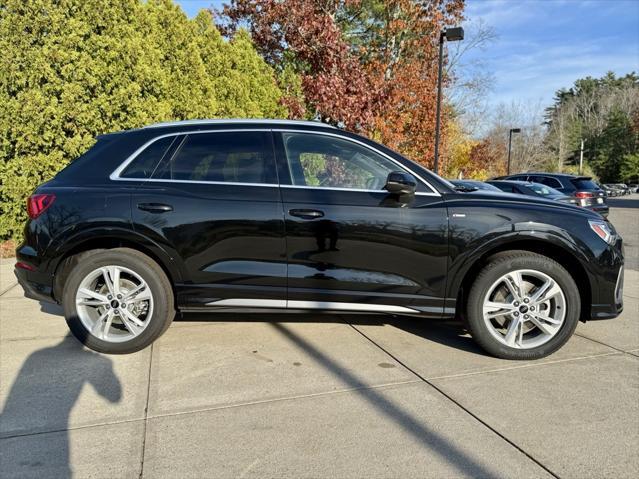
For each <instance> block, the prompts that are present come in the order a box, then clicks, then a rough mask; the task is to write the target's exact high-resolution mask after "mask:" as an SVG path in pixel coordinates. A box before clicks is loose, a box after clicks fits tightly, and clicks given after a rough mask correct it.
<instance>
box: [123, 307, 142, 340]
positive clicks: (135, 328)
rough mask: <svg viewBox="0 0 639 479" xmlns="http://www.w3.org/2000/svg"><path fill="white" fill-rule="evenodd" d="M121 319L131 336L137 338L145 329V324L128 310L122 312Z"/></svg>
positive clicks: (124, 309)
mask: <svg viewBox="0 0 639 479" xmlns="http://www.w3.org/2000/svg"><path fill="white" fill-rule="evenodd" d="M120 319H121V320H122V322H123V323H124V326H125V327H126V329H128V330H129V332H130V333H131V334H133V335H134V336H137V335H138V334H140V333H141V332H142V330H143V329H144V323H143V322H142V321H140V320H139V319H138V317H137V316H135V315H134V314H133V313H131V312H130V311H129V310H127V309H126V308H123V309H121V310H120Z"/></svg>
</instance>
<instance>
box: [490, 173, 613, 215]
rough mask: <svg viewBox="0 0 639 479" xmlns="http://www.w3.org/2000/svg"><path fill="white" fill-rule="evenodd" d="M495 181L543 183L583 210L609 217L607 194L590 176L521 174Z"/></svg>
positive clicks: (501, 177)
mask: <svg viewBox="0 0 639 479" xmlns="http://www.w3.org/2000/svg"><path fill="white" fill-rule="evenodd" d="M495 179H496V180H515V181H529V182H531V183H541V184H542V185H546V186H550V187H551V188H554V189H556V190H559V191H561V192H562V193H563V194H565V195H566V196H569V197H571V198H572V199H574V200H575V201H576V203H577V204H579V206H581V207H583V208H588V209H589V210H592V211H596V212H597V213H599V214H600V215H602V216H604V217H606V216H608V210H609V208H608V204H607V203H606V192H605V191H604V190H602V189H601V188H600V187H599V185H597V183H595V182H594V181H593V180H592V178H591V177H589V176H575V175H568V174H564V173H520V174H517V175H508V176H500V177H499V178H495Z"/></svg>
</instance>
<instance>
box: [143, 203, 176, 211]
mask: <svg viewBox="0 0 639 479" xmlns="http://www.w3.org/2000/svg"><path fill="white" fill-rule="evenodd" d="M138 209H140V210H142V211H148V212H149V213H166V212H167V211H173V207H172V206H171V205H166V204H164V203H139V204H138Z"/></svg>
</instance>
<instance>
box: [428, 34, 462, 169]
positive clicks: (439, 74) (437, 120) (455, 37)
mask: <svg viewBox="0 0 639 479" xmlns="http://www.w3.org/2000/svg"><path fill="white" fill-rule="evenodd" d="M463 39H464V29H463V28H462V27H455V28H446V29H444V30H442V32H441V33H440V34H439V67H438V70H437V112H436V117H435V163H434V165H433V166H434V167H433V170H434V171H435V173H437V170H438V167H439V124H440V121H441V120H440V117H441V108H442V69H443V64H444V40H448V41H449V42H456V41H459V40H463Z"/></svg>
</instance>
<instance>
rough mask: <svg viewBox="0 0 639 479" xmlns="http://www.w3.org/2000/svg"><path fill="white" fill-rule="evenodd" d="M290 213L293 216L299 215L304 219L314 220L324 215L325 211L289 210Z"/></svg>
mask: <svg viewBox="0 0 639 479" xmlns="http://www.w3.org/2000/svg"><path fill="white" fill-rule="evenodd" d="M288 214H289V215H291V216H297V217H298V218H302V219H303V220H314V219H315V218H321V217H323V216H324V212H323V211H320V210H304V209H301V210H288Z"/></svg>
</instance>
